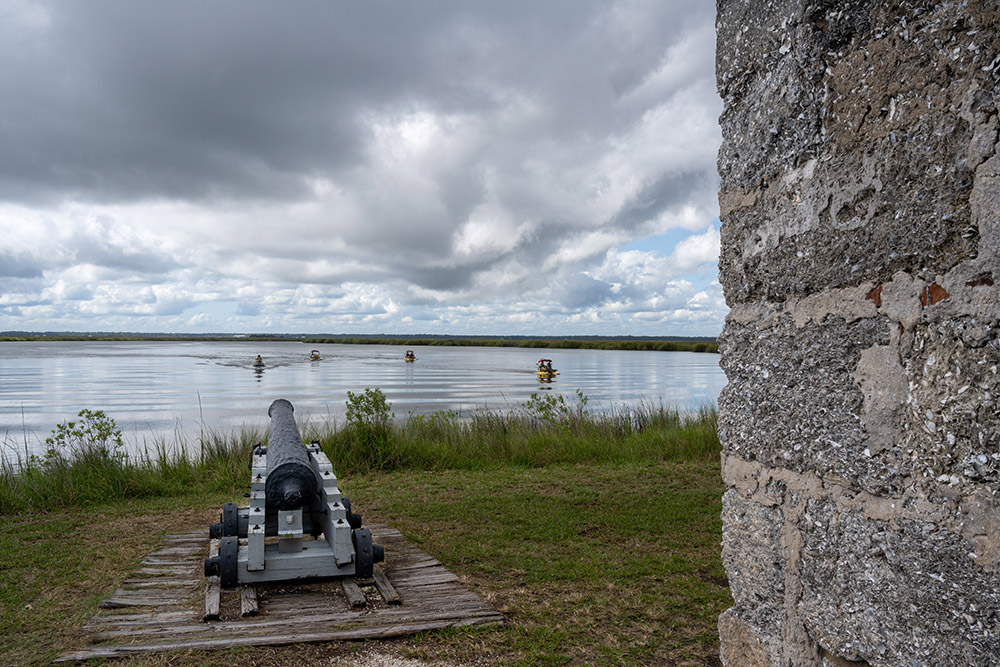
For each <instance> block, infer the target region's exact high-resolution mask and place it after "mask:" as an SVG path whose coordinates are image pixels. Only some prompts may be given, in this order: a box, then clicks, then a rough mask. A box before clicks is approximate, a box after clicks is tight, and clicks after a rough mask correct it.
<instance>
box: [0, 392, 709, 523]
mask: <svg viewBox="0 0 1000 667" xmlns="http://www.w3.org/2000/svg"><path fill="white" fill-rule="evenodd" d="M376 392H377V393H376ZM354 398H356V399H358V402H357V403H356V405H355V408H356V411H355V413H354V418H353V419H349V420H348V421H347V422H346V423H344V424H340V425H338V424H337V423H336V422H335V421H334V420H332V419H325V420H315V419H311V418H308V417H306V418H304V419H301V420H300V421H299V430H300V433H301V434H302V436H303V440H304V441H305V442H318V443H319V444H320V446H321V447H322V448H323V450H324V451H325V452H326V453H327V454H328V456H330V459H331V461H332V462H333V465H334V470H335V471H336V472H337V474H338V475H352V474H353V475H356V474H363V473H365V472H368V471H371V470H387V469H414V470H446V469H466V470H470V469H483V468H490V467H500V466H525V467H540V466H546V465H551V464H557V463H570V464H572V463H588V462H589V463H593V462H598V463H600V462H609V463H610V462H614V463H626V462H640V461H659V460H694V459H704V458H707V457H716V456H718V452H719V441H718V436H717V433H716V413H715V409H714V408H704V409H702V410H700V411H699V412H697V413H694V414H685V413H681V412H678V411H677V410H674V409H671V408H667V407H664V406H662V405H654V404H649V403H644V404H641V405H637V406H622V407H618V408H615V409H613V410H611V411H609V412H601V413H594V414H591V413H589V412H588V411H587V410H586V398H585V397H584V396H582V395H580V396H579V401H578V402H577V403H576V404H572V403H569V402H566V401H565V400H564V399H563V398H562V397H552V396H551V395H545V396H543V397H538V396H537V395H536V396H535V397H533V398H532V400H530V401H528V402H526V403H524V404H522V405H520V406H516V407H513V408H510V409H508V410H507V411H504V412H485V411H484V412H478V413H475V414H472V415H469V416H463V415H459V414H456V413H452V412H438V413H435V414H432V415H414V414H410V415H407V416H405V417H398V418H394V417H392V416H391V413H389V412H388V410H389V404H388V403H387V402H386V401H385V400H384V398H385V397H384V395H381V392H378V391H377V390H366V391H365V394H363V395H359V396H355V397H354ZM266 442H267V432H266V431H265V430H262V429H255V428H252V427H242V428H239V429H237V430H235V431H232V432H221V431H216V430H212V429H203V430H202V432H201V433H200V434H199V437H198V441H197V443H196V446H195V447H191V446H188V447H187V448H186V449H185V448H178V447H174V448H170V447H168V446H167V443H165V442H155V443H153V445H152V448H151V449H150V448H146V449H145V450H144V451H143V452H142V453H141V454H138V455H132V456H124V455H121V454H120V453H119V452H118V451H117V450H115V449H113V448H112V449H108V448H101V447H87V446H83V447H77V448H76V449H74V450H73V451H71V452H67V453H62V454H58V455H53V454H50V455H49V456H46V457H44V458H36V457H28V458H22V457H18V458H17V459H16V460H14V461H10V460H0V514H9V513H12V512H18V511H22V510H28V509H47V508H55V507H63V506H69V505H87V504H99V503H107V502H121V501H124V500H127V499H129V498H137V497H147V496H176V495H183V494H191V493H203V494H236V493H241V492H242V491H243V490H245V488H246V486H247V484H248V476H249V462H250V456H251V452H252V450H253V448H254V446H255V445H257V444H266ZM187 444H190V443H187ZM185 451H186V452H187V454H185ZM192 451H193V452H194V454H192V453H191V452H192Z"/></svg>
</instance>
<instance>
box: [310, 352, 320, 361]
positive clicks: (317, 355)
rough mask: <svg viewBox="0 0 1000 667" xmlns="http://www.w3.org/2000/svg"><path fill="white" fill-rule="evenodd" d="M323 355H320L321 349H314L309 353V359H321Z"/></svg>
mask: <svg viewBox="0 0 1000 667" xmlns="http://www.w3.org/2000/svg"><path fill="white" fill-rule="evenodd" d="M322 358H323V357H321V356H319V350H313V351H312V352H310V353H309V361H319V360H320V359H322Z"/></svg>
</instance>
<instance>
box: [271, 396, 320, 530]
mask: <svg viewBox="0 0 1000 667" xmlns="http://www.w3.org/2000/svg"><path fill="white" fill-rule="evenodd" d="M294 411H295V408H294V407H292V404H291V403H289V402H288V401H286V400H285V399H283V398H279V399H278V400H276V401H275V402H273V403H271V407H269V408H268V409H267V415H268V416H269V417H270V418H271V434H270V436H269V437H268V439H267V482H266V483H265V484H264V493H265V494H266V496H267V504H268V505H271V506H272V507H276V508H278V509H279V510H294V509H299V508H300V507H302V506H303V505H304V504H306V503H308V502H310V500H311V499H312V498H313V497H314V496H315V495H316V493H317V488H318V486H317V482H316V473H315V472H314V471H313V468H312V465H310V463H309V452H307V451H306V448H305V445H303V444H302V436H300V435H299V429H298V427H297V426H296V425H295V417H293V416H292V413H293V412H294Z"/></svg>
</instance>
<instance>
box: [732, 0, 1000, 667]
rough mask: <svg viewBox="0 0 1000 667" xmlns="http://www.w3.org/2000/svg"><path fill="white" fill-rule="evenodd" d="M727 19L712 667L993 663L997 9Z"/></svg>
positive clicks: (835, 11) (849, 3) (784, 10)
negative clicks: (715, 652) (727, 590)
mask: <svg viewBox="0 0 1000 667" xmlns="http://www.w3.org/2000/svg"><path fill="white" fill-rule="evenodd" d="M717 6H718V47H717V49H718V50H717V63H716V64H717V78H718V88H719V91H720V94H721V96H722V98H723V101H724V103H725V110H724V112H723V114H722V117H721V123H722V129H723V145H722V148H721V150H720V153H719V172H720V175H721V179H722V184H721V190H720V194H719V201H720V205H721V211H722V246H723V248H722V256H721V260H720V274H721V282H722V284H723V287H724V288H725V293H726V299H727V302H728V304H729V306H730V308H731V313H730V315H729V318H728V320H727V323H726V327H725V330H724V333H723V335H722V338H721V351H722V365H723V368H724V370H725V372H726V374H727V376H728V378H729V385H728V386H727V387H726V389H725V390H724V391H723V393H722V396H721V397H720V399H719V428H720V437H721V439H722V443H723V455H722V464H723V476H724V479H725V483H726V486H727V491H726V493H725V496H724V500H723V533H724V536H723V544H722V553H723V560H724V563H725V567H726V571H727V574H728V576H729V582H730V586H731V590H732V594H733V598H734V600H735V604H734V605H733V607H732V608H731V609H729V610H728V611H726V612H725V613H724V614H723V615H722V616H721V617H720V619H719V629H720V636H721V639H722V659H723V662H724V664H726V665H740V666H744V665H790V666H795V667H801V666H811V665H817V666H818V665H841V666H842V665H855V664H857V665H866V664H870V665H906V666H908V667H909V666H913V665H934V666H938V665H963V666H964V665H997V664H1000V496H998V492H1000V476H998V473H1000V409H998V398H1000V375H998V366H1000V337H998V336H1000V286H998V281H1000V151H998V147H1000V146H998V127H1000V117H998V113H997V105H998V101H1000V32H998V30H1000V2H997V0H947V1H937V2H935V1H934V0H913V1H911V2H907V1H902V2H880V1H875V0H812V1H808V0H741V1H736V0H718V2H717Z"/></svg>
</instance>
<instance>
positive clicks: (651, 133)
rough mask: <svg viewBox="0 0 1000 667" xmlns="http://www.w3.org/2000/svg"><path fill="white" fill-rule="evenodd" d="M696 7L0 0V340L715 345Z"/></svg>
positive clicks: (711, 106) (717, 105)
mask: <svg viewBox="0 0 1000 667" xmlns="http://www.w3.org/2000/svg"><path fill="white" fill-rule="evenodd" d="M714 6H715V3H714V2H707V1H706V0H621V1H619V0H602V1H592V0H546V1H545V2H537V1H521V0H505V1H504V2H472V1H469V0H453V1H437V0H421V1H419V2H417V1H406V0H398V1H394V2H388V1H384V0H382V1H380V0H368V1H365V2H347V1H332V0H322V1H320V0H316V1H307V0H296V1H294V2H283V3H276V2H264V1H263V0H249V1H248V0H215V1H213V2H203V1H200V0H199V1H197V2H195V1H189V0H172V1H171V2H162V0H157V1H146V0H115V1H109V0H88V1H87V2H79V1H77V0H62V1H51V2H48V1H42V2H35V1H32V0H3V1H2V2H0V156H2V157H0V331H133V332H162V333H182V332H190V333H209V332H232V333H248V332H249V333H316V334H319V333H328V334H339V333H348V334H350V333H368V334H374V333H398V334H420V333H426V334H451V335H546V336H548V335H553V336H569V335H595V336H606V335H607V336H612V335H623V336H627V335H636V336H715V335H717V334H718V333H719V332H720V331H721V329H722V325H723V320H724V317H725V314H726V312H727V311H726V306H725V302H724V299H723V296H722V290H721V288H720V286H719V283H718V278H717V258H718V254H719V217H718V216H719V210H718V200H717V189H718V176H717V172H716V156H717V151H718V147H719V144H720V141H721V133H720V130H719V126H718V117H719V114H720V113H721V111H722V104H721V101H720V100H719V97H718V94H717V92H716V87H715V78H714V52H715V31H714V20H715V7H714Z"/></svg>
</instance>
